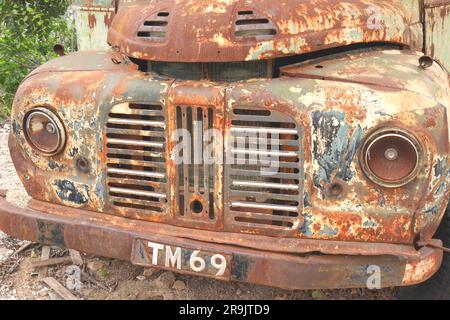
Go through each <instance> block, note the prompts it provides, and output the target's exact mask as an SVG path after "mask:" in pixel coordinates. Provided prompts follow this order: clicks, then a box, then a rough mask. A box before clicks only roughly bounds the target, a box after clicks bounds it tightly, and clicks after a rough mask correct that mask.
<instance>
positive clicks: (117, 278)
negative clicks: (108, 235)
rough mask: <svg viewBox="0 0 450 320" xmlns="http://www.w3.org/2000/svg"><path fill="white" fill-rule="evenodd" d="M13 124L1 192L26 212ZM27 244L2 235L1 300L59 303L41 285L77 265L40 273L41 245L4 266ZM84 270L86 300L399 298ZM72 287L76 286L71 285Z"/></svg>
mask: <svg viewBox="0 0 450 320" xmlns="http://www.w3.org/2000/svg"><path fill="white" fill-rule="evenodd" d="M8 132H9V124H7V123H6V124H5V123H4V124H3V125H2V124H1V123H0V189H7V190H9V192H8V195H7V199H8V201H10V202H12V203H14V204H16V205H19V206H21V207H24V206H25V205H26V203H27V201H28V197H27V195H26V193H25V190H24V188H23V187H22V185H21V183H20V181H19V178H18V177H17V175H16V171H15V169H14V166H13V165H12V162H11V158H10V155H9V151H8V143H7V138H8ZM23 244H24V242H23V241H20V240H17V239H12V238H10V237H8V236H6V235H5V234H3V233H2V232H1V231H0V300H2V299H4V300H16V299H19V300H31V299H39V300H58V299H60V297H59V296H58V295H56V294H55V293H54V292H53V291H52V290H50V289H49V288H48V287H47V286H46V285H44V284H43V282H42V281H41V280H42V278H43V277H45V276H51V277H54V278H55V279H57V280H58V281H59V282H60V283H62V284H66V286H69V284H70V280H71V279H73V276H72V275H71V273H72V271H73V270H74V269H73V266H60V267H53V268H49V269H48V272H47V274H45V273H44V275H43V274H42V273H41V274H39V273H37V272H36V271H35V270H33V268H32V266H31V263H32V262H33V261H36V260H39V257H40V255H41V250H42V248H41V246H39V245H38V244H33V245H31V246H30V247H29V248H28V249H27V250H25V251H23V252H22V253H20V254H19V255H14V256H12V257H11V258H10V259H8V260H7V261H6V262H5V261H4V262H3V264H2V261H1V257H2V256H3V257H4V256H7V255H9V254H10V253H12V252H14V251H15V250H17V249H18V248H19V247H21V246H22V245H23ZM67 255H68V250H66V249H61V248H57V247H52V248H51V256H52V257H63V256H67ZM82 257H83V261H84V265H83V266H82V269H81V271H82V274H81V277H80V280H81V283H80V285H81V287H80V288H76V289H75V290H72V292H73V293H74V294H75V295H76V296H77V297H78V298H81V299H88V300H92V299H100V300H109V299H115V300H117V299H119V300H127V299H142V300H155V299H160V300H161V299H166V300H168V299H187V300H197V299H208V300H242V299H244V300H270V299H276V300H311V299H394V290H381V291H369V290H361V289H358V290H332V291H324V290H321V291H295V292H291V291H283V290H277V289H272V288H267V287H260V286H252V285H244V284H238V283H225V282H220V281H214V280H209V279H204V278H198V277H190V276H182V275H175V274H173V273H171V272H166V271H159V270H155V269H145V270H144V269H143V268H140V267H136V266H133V265H131V264H130V263H127V262H123V261H117V260H112V259H105V258H99V257H92V256H87V255H84V254H82ZM69 287H70V286H69Z"/></svg>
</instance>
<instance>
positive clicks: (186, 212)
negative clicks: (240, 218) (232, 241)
mask: <svg viewBox="0 0 450 320" xmlns="http://www.w3.org/2000/svg"><path fill="white" fill-rule="evenodd" d="M176 113H177V115H176V119H177V121H176V122H177V123H176V128H177V130H184V132H185V133H186V134H187V136H188V137H189V141H185V142H184V143H183V145H184V146H185V149H183V152H182V153H181V154H180V155H179V156H180V157H183V164H182V165H179V166H177V171H178V172H177V179H178V195H177V199H178V206H179V208H180V216H182V217H184V218H189V219H200V220H203V221H205V220H206V221H208V220H209V221H213V220H214V219H215V209H214V208H215V207H214V192H215V184H214V181H215V177H214V174H215V170H214V168H215V166H214V165H209V164H208V163H205V152H206V150H205V148H206V147H207V141H206V139H205V133H206V132H207V131H208V130H209V129H212V128H213V119H214V111H213V109H212V108H210V107H196V106H194V107H193V106H178V107H176ZM184 138H185V137H184V136H183V139H184ZM186 138H187V137H186ZM184 152H186V153H187V154H184Z"/></svg>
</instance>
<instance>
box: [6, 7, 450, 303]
mask: <svg viewBox="0 0 450 320" xmlns="http://www.w3.org/2000/svg"><path fill="white" fill-rule="evenodd" d="M449 12H450V2H448V1H419V0H404V1H400V0H396V1H392V0H389V1H388V0H378V1H375V0H373V1H366V0H364V1H363V0H343V1H334V0H319V1H304V0H280V1H269V0H260V1H243V0H217V1H200V0H189V1H188V0H177V1H175V0H161V1H149V0H147V1H120V2H117V1H116V2H115V7H114V10H113V14H111V16H110V18H111V20H109V19H108V24H109V25H110V27H109V28H108V37H107V42H108V45H109V48H108V49H107V50H102V51H82V52H78V53H72V54H69V55H65V56H62V57H60V58H57V59H55V60H52V61H50V62H48V63H46V64H44V65H43V66H41V67H39V68H38V69H36V70H34V71H33V72H32V73H31V74H30V75H29V76H28V77H27V78H26V79H25V80H24V81H23V83H22V84H21V86H20V88H19V89H18V92H17V96H16V98H15V101H14V106H13V111H12V120H11V121H12V130H11V134H10V139H9V146H10V150H11V156H12V159H13V161H14V164H15V167H16V169H17V172H18V174H19V176H20V178H21V180H22V182H23V184H24V186H25V188H26V190H27V192H28V194H29V195H30V197H31V198H32V200H31V201H30V202H29V204H28V208H26V209H19V208H17V207H14V206H13V205H11V204H9V203H7V202H6V200H4V199H3V200H0V229H2V230H4V231H5V232H6V233H8V234H10V235H12V236H15V237H18V238H21V239H28V240H32V241H36V242H41V243H45V244H52V245H60V246H64V247H68V248H73V249H77V250H80V251H83V252H86V253H90V254H95V255H100V256H106V257H112V258H116V259H122V260H128V261H131V262H132V263H133V264H136V265H140V266H144V267H147V266H152V267H158V268H162V269H169V270H174V271H176V272H180V273H185V274H191V275H198V276H205V277H211V278H214V279H219V280H226V281H241V282H249V283H254V284H261V285H268V286H273V287H279V288H284V289H291V290H296V289H333V288H361V287H367V286H369V287H370V286H371V285H373V284H376V286H375V287H377V288H384V287H406V286H413V287H412V288H410V289H409V290H405V291H401V292H402V293H403V294H404V295H409V296H410V297H414V296H415V295H417V294H418V292H419V291H418V290H419V289H420V290H422V291H420V295H421V296H422V297H428V296H429V297H440V298H442V297H449V295H450V291H449V288H450V282H449V279H450V276H449V273H450V259H449V257H448V255H447V256H445V255H444V251H445V246H447V247H448V246H449V245H450V236H449V234H450V216H449V213H448V211H446V208H447V204H448V200H449V191H450V186H449V183H450V177H449V174H450V161H449V117H448V110H449V107H450V86H449V73H448V71H447V67H449V66H450V48H449V41H448V39H449V36H450V13H449ZM105 22H106V20H105ZM96 23H97V24H99V23H103V21H99V20H98V19H97V21H96ZM374 276H378V277H379V281H375V282H373V279H374V278H373V277H374ZM432 277H433V279H432V280H430V281H434V282H436V286H434V287H433V289H430V288H431V286H428V287H426V288H425V287H423V286H417V285H419V284H421V283H423V282H426V281H427V280H429V279H430V278H432Z"/></svg>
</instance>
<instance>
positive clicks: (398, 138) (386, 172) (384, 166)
mask: <svg viewBox="0 0 450 320" xmlns="http://www.w3.org/2000/svg"><path fill="white" fill-rule="evenodd" d="M361 159H362V167H363V170H364V172H365V174H366V175H367V176H368V178H369V179H371V180H372V181H373V182H375V183H377V184H379V185H381V186H384V187H388V188H397V187H401V186H404V185H406V184H408V183H409V182H411V181H412V180H414V179H415V178H416V177H417V175H418V173H419V171H420V166H421V163H422V151H421V146H420V143H419V142H418V140H417V139H416V138H415V137H414V135H412V134H411V133H409V132H407V131H406V130H403V129H383V130H379V131H377V132H375V133H374V134H372V135H371V136H370V137H369V138H368V139H367V140H366V142H365V144H364V147H363V149H362V157H361Z"/></svg>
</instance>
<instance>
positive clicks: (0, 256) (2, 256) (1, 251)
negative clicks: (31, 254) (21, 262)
mask: <svg viewBox="0 0 450 320" xmlns="http://www.w3.org/2000/svg"><path fill="white" fill-rule="evenodd" d="M13 253H14V251H12V250H8V249H6V248H0V262H3V261H6V259H8V258H9V256H10V255H12V254H13Z"/></svg>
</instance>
